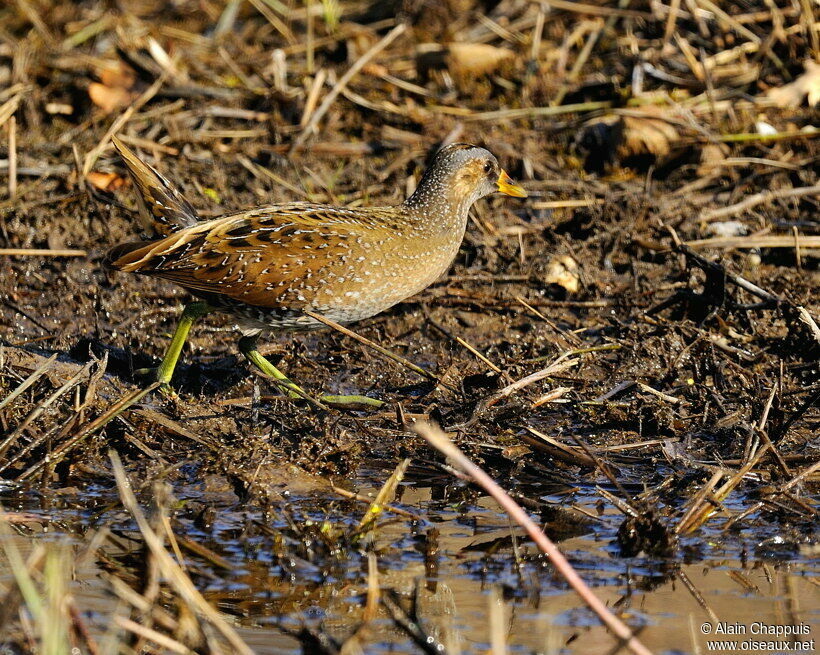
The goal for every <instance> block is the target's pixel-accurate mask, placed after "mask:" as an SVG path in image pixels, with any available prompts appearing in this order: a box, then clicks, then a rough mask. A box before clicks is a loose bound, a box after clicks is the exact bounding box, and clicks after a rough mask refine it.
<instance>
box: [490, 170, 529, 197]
mask: <svg viewBox="0 0 820 655" xmlns="http://www.w3.org/2000/svg"><path fill="white" fill-rule="evenodd" d="M496 184H498V190H499V191H500V192H501V193H506V194H507V195H508V196H513V197H515V198H526V197H527V192H526V191H524V189H522V188H521V187H520V186H518V185H517V184H516V183H515V182H513V181H512V178H511V177H510V176H509V175H507V172H506V171H501V175H499V176H498V181H497V182H496Z"/></svg>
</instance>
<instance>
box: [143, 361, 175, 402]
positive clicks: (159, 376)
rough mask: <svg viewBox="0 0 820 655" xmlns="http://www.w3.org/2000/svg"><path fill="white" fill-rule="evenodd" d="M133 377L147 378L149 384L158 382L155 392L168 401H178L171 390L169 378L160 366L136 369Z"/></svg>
mask: <svg viewBox="0 0 820 655" xmlns="http://www.w3.org/2000/svg"><path fill="white" fill-rule="evenodd" d="M134 376H135V377H140V378H147V379H148V381H149V382H159V386H158V387H157V389H156V390H157V391H158V392H159V393H160V394H162V396H163V397H164V398H166V399H168V400H174V401H177V400H179V395H177V392H176V391H174V390H173V389H172V388H171V378H170V376H169V375H167V374H166V373H165V372H164V371H163V370H162V366H152V367H150V368H138V369H137V370H136V371H134Z"/></svg>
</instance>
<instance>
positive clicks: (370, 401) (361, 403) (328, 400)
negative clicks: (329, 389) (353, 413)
mask: <svg viewBox="0 0 820 655" xmlns="http://www.w3.org/2000/svg"><path fill="white" fill-rule="evenodd" d="M319 401H320V402H321V403H323V404H325V405H329V406H330V407H338V408H340V409H379V408H380V407H383V406H384V405H385V402H384V401H383V400H377V399H376V398H368V397H367V396H334V395H326V396H319Z"/></svg>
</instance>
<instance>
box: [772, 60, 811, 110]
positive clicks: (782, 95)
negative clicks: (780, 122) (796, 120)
mask: <svg viewBox="0 0 820 655" xmlns="http://www.w3.org/2000/svg"><path fill="white" fill-rule="evenodd" d="M803 65H804V66H805V68H806V72H805V73H803V74H802V75H801V76H800V77H798V78H797V79H796V80H795V81H794V82H791V83H789V84H784V85H783V86H781V87H779V88H776V89H769V91H768V92H767V93H766V95H767V96H768V97H769V99H770V100H771V101H772V102H774V104H776V105H777V106H778V107H799V106H800V105H801V103H802V102H803V98H808V101H809V107H814V106H815V105H816V104H817V103H820V64H818V63H817V62H814V61H812V60H811V59H808V60H806V62H805V63H804V64H803Z"/></svg>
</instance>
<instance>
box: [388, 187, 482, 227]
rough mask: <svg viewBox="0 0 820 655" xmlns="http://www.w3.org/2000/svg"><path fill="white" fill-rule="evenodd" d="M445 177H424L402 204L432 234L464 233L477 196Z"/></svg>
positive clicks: (419, 224)
mask: <svg viewBox="0 0 820 655" xmlns="http://www.w3.org/2000/svg"><path fill="white" fill-rule="evenodd" d="M460 191H461V190H460V189H457V188H453V186H452V185H451V184H448V183H447V182H446V181H444V180H439V179H428V178H427V177H426V176H425V177H423V178H422V180H421V182H420V183H419V186H418V187H417V188H416V190H415V191H414V192H413V194H412V195H411V196H410V197H409V198H408V199H407V200H405V201H404V203H403V206H404V208H405V209H407V210H409V213H410V215H411V216H413V217H414V218H415V219H416V222H417V223H418V226H419V227H420V228H421V229H423V230H424V231H425V232H427V233H429V234H431V235H443V234H459V235H463V234H464V230H465V229H466V227H467V215H468V213H469V211H470V207H472V206H473V203H474V202H475V200H476V199H475V198H473V197H471V195H468V194H465V193H463V192H460Z"/></svg>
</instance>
